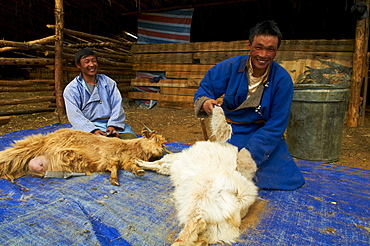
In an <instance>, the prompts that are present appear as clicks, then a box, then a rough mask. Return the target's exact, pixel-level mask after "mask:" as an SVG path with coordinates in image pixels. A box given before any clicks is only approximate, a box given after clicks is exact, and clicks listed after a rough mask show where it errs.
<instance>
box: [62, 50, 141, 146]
mask: <svg viewBox="0 0 370 246" xmlns="http://www.w3.org/2000/svg"><path fill="white" fill-rule="evenodd" d="M75 63H76V66H77V67H78V68H79V69H80V71H81V73H80V74H79V75H78V76H77V77H75V78H74V79H73V80H72V81H71V82H70V83H69V84H68V85H67V86H66V88H65V89H64V92H63V97H64V101H65V105H66V111H67V117H68V120H69V122H70V123H71V124H72V127H73V129H75V130H80V131H85V132H91V133H93V134H96V135H106V136H113V137H120V138H125V139H131V138H136V135H135V133H134V131H133V130H132V128H131V127H130V126H129V125H128V124H126V123H125V119H126V114H125V111H124V109H123V107H122V96H121V93H120V92H119V90H118V88H117V83H116V82H115V81H114V80H112V79H111V78H109V77H108V76H106V75H104V74H98V73H97V72H98V60H97V57H96V54H95V52H94V51H93V50H91V49H88V48H85V49H81V50H79V51H78V52H77V53H76V55H75Z"/></svg>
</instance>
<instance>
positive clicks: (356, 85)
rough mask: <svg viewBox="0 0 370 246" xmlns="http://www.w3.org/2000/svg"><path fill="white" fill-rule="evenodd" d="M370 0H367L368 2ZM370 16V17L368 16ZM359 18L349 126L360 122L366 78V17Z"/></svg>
mask: <svg viewBox="0 0 370 246" xmlns="http://www.w3.org/2000/svg"><path fill="white" fill-rule="evenodd" d="M368 3H369V0H367V4H368ZM367 18H369V17H367ZM367 18H365V19H363V20H358V21H357V24H356V38H355V50H354V52H353V62H352V64H353V68H352V76H351V88H350V90H351V96H350V98H349V107H348V119H347V125H348V126H349V127H357V126H358V124H359V116H360V115H359V111H360V105H361V88H362V84H363V78H364V71H363V70H364V63H365V62H366V61H365V59H366V53H367V52H366V50H365V47H366V43H367V42H368V39H367V37H366V35H365V34H366V19H367Z"/></svg>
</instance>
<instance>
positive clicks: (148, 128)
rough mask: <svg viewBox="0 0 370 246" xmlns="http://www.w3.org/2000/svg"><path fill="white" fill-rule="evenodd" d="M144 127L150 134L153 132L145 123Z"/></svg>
mask: <svg viewBox="0 0 370 246" xmlns="http://www.w3.org/2000/svg"><path fill="white" fill-rule="evenodd" d="M142 124H143V125H144V127H145V128H146V129H147V130H148V132H153V131H152V130H150V129H149V127H147V126H146V125H145V124H144V123H142Z"/></svg>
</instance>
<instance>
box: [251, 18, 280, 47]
mask: <svg viewBox="0 0 370 246" xmlns="http://www.w3.org/2000/svg"><path fill="white" fill-rule="evenodd" d="M259 35H272V36H277V37H278V40H279V41H278V48H279V46H280V42H281V39H282V38H283V35H282V34H281V32H280V30H279V28H278V26H277V24H276V22H275V21H273V20H265V21H262V22H259V23H257V25H255V26H254V27H253V28H252V29H251V31H250V34H249V42H250V43H251V44H252V43H253V40H254V37H256V36H259Z"/></svg>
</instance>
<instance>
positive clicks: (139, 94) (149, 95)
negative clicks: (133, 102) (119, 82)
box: [128, 92, 193, 103]
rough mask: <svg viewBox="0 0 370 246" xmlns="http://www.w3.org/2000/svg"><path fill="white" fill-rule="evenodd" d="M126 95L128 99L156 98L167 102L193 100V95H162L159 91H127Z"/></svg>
mask: <svg viewBox="0 0 370 246" xmlns="http://www.w3.org/2000/svg"><path fill="white" fill-rule="evenodd" d="M128 97H129V98H130V99H144V100H157V101H168V102H191V103H192V102H193V96H183V95H164V94H161V93H148V92H128Z"/></svg>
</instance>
